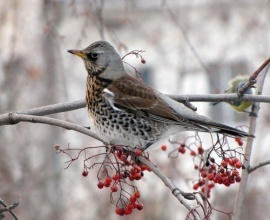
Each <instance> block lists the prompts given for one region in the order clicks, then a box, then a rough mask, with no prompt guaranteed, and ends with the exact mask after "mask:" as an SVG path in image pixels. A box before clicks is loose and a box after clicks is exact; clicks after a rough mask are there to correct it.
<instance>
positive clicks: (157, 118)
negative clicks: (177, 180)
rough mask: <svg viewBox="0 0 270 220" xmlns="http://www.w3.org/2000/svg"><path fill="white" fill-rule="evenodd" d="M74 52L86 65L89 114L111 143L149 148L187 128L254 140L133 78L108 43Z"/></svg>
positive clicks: (94, 44)
mask: <svg viewBox="0 0 270 220" xmlns="http://www.w3.org/2000/svg"><path fill="white" fill-rule="evenodd" d="M69 52H70V53H72V54H75V55H78V56H80V57H81V58H82V59H83V61H84V64H85V68H86V70H87V72H88V75H87V85H86V88H87V89H86V90H87V92H86V104H87V109H88V114H89V116H90V118H91V119H92V120H93V123H94V126H95V130H96V132H97V134H98V136H99V137H100V138H101V139H102V140H103V141H104V142H105V143H108V144H116V145H128V146H131V147H135V146H141V147H142V148H143V149H146V148H147V147H149V146H150V145H151V144H153V143H155V142H156V141H158V140H160V139H162V138H165V137H168V136H169V135H172V134H175V133H177V132H180V131H185V130H194V131H203V132H216V133H222V134H227V135H230V136H242V137H246V136H252V135H249V134H248V133H245V132H243V131H240V130H238V129H235V128H232V127H229V126H226V125H222V124H218V123H215V122H212V121H210V120H209V119H208V118H206V117H204V116H201V115H199V114H197V113H196V112H194V111H192V110H191V109H189V108H188V107H186V106H185V105H183V104H182V103H178V102H176V101H174V100H172V99H170V98H169V97H167V96H165V95H163V94H161V93H159V92H158V91H156V90H154V89H152V88H150V87H148V86H147V85H144V84H143V83H141V82H139V81H138V80H137V79H135V78H133V77H131V76H129V75H128V74H127V73H126V71H125V69H124V66H123V63H122V60H121V58H120V56H119V54H118V53H117V52H116V51H115V49H114V48H113V47H112V46H111V45H110V44H109V43H108V42H105V41H97V42H95V43H93V44H91V45H90V46H89V47H87V48H86V49H84V50H69Z"/></svg>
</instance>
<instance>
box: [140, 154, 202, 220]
mask: <svg viewBox="0 0 270 220" xmlns="http://www.w3.org/2000/svg"><path fill="white" fill-rule="evenodd" d="M139 160H140V161H141V162H142V163H144V164H145V165H147V166H148V167H149V168H150V169H151V170H152V171H153V172H154V173H155V174H156V175H157V176H158V177H159V178H160V179H161V180H162V181H163V182H164V184H165V185H166V186H167V187H168V188H169V189H170V190H171V192H172V193H173V195H174V196H175V197H176V198H177V199H178V200H179V202H180V203H181V204H183V205H184V206H185V207H186V208H187V209H188V210H189V211H190V213H191V214H192V215H193V217H194V219H196V220H197V219H198V220H200V219H201V218H200V216H199V214H198V213H197V211H196V209H195V208H194V207H193V206H192V205H190V204H189V203H188V202H187V201H186V199H189V200H195V198H194V195H193V194H192V193H184V192H183V191H181V190H180V189H178V188H177V187H176V186H175V185H174V184H173V183H172V181H171V180H170V179H169V178H168V177H167V176H166V175H165V174H163V173H162V172H161V171H160V170H159V169H158V168H156V167H155V166H154V165H153V164H152V163H150V162H149V161H148V160H146V159H145V158H144V157H140V159H139ZM188 196H189V197H188Z"/></svg>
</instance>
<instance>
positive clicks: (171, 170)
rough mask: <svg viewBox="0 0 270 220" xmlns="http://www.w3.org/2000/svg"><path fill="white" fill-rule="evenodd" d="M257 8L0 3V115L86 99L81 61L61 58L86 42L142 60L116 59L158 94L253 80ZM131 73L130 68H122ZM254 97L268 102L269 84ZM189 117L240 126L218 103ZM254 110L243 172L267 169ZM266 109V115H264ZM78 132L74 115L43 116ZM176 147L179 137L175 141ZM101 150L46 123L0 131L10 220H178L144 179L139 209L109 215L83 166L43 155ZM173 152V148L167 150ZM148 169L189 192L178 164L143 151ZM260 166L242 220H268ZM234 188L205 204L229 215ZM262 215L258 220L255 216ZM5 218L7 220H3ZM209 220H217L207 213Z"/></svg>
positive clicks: (262, 35) (149, 178)
mask: <svg viewBox="0 0 270 220" xmlns="http://www.w3.org/2000/svg"><path fill="white" fill-rule="evenodd" d="M269 9H270V2H269V1H268V0H257V1H253V0H245V1H244V0H226V1H214V0H178V1H176V0H167V1H166V0H160V1H157V0H148V1H144V0H136V1H135V0H125V1H124V0H77V1H76V0H39V1H36V0H23V1H22V0H9V1H1V2H0V23H1V25H0V113H1V114H3V113H7V112H10V111H17V110H24V109H29V108H34V107H39V106H44V105H49V104H54V103H61V102H66V101H74V100H78V99H83V98H84V97H85V80H86V72H85V70H84V65H83V62H82V61H81V60H80V59H78V58H77V57H75V56H72V55H71V54H69V53H67V50H69V49H83V48H85V47H87V46H88V45H89V44H91V43H92V42H94V41H97V40H107V41H109V42H110V43H111V44H113V45H114V46H115V47H116V48H117V51H118V52H119V53H120V55H121V56H124V55H125V54H126V53H128V52H129V51H131V50H144V51H145V52H144V53H143V54H142V55H143V57H144V59H145V60H146V64H142V63H141V62H140V59H136V57H135V56H128V57H127V58H126V59H125V61H126V62H128V63H130V64H132V65H133V66H134V67H136V68H137V69H138V70H139V71H140V72H142V73H143V75H142V76H141V77H142V78H143V80H144V82H145V83H146V84H148V85H150V86H152V87H154V88H156V89H157V90H159V91H161V92H163V93H168V94H195V93H196V94H208V93H223V91H224V90H225V89H226V88H227V86H228V81H229V79H231V78H232V77H234V76H236V75H239V74H247V75H250V74H252V73H253V72H254V71H255V70H256V69H257V68H258V67H259V66H260V65H261V64H262V63H263V62H264V61H265V60H266V59H267V58H268V57H269V54H270V29H269V21H270V10H269ZM127 70H128V71H129V72H130V74H134V71H133V69H132V68H129V67H128V66H127ZM263 93H264V94H265V95H266V94H269V76H267V78H266V81H265V84H264V91H263ZM193 104H194V105H195V106H197V107H198V113H200V114H204V115H207V116H208V117H209V118H211V119H213V120H216V121H219V122H223V123H226V124H228V125H231V126H237V125H248V114H245V113H235V112H234V111H233V110H232V109H231V108H230V107H229V106H228V105H227V104H224V103H222V104H220V105H217V106H215V107H212V106H210V105H209V103H193ZM267 107H268V106H267V104H262V105H261V110H260V112H259V118H258V125H257V132H256V140H255V146H254V151H253V155H252V164H257V163H259V162H263V161H265V160H267V159H269V154H268V152H269V149H268V148H269V143H270V140H269V135H268V134H269V124H270V113H269V110H267ZM268 109H269V107H268ZM52 117H55V118H59V119H62V120H68V121H71V122H74V123H77V124H79V125H83V126H89V120H88V117H87V113H86V110H85V109H81V110H77V111H73V112H68V113H61V114H55V115H52ZM181 137H182V138H183V139H184V137H185V133H183V134H181V135H180V137H179V138H181ZM55 144H59V145H60V146H61V147H63V148H67V147H68V145H69V146H70V147H73V148H82V147H88V146H97V145H100V143H99V142H97V141H95V140H93V139H91V138H89V137H87V136H84V135H82V134H79V133H76V132H73V131H66V130H64V129H60V128H55V127H51V126H48V125H40V124H31V123H20V124H17V125H15V126H3V127H0V197H1V198H2V199H3V200H4V201H5V202H6V203H7V204H11V203H13V202H14V201H15V200H16V199H17V198H20V200H21V204H20V205H19V207H17V208H16V209H15V213H16V214H17V216H18V217H19V219H42V220H43V219H55V220H63V219H68V220H69V219H81V220H86V219H97V220H98V219H119V218H121V219H157V220H159V219H167V220H170V219H172V220H173V219H184V217H185V215H186V213H187V210H186V209H184V208H183V206H182V205H181V204H179V203H178V201H177V200H176V199H175V198H174V197H173V196H172V194H171V192H169V190H168V189H167V188H166V187H165V186H164V184H163V182H161V181H160V180H159V179H158V178H157V177H156V176H155V175H154V174H153V173H146V175H145V177H144V178H143V180H141V181H139V182H138V184H137V186H138V187H139V189H140V191H141V197H142V198H141V202H142V203H143V204H144V209H143V211H136V212H134V213H133V214H132V215H131V216H124V217H119V216H117V215H116V214H115V213H114V209H115V206H113V205H110V200H109V190H107V191H106V190H99V189H98V188H97V187H96V184H97V178H96V172H95V171H93V172H90V173H89V175H88V177H86V178H85V177H83V176H82V175H81V173H82V171H83V163H82V161H77V162H75V163H74V164H72V166H70V167H69V169H66V170H64V168H65V167H66V164H65V161H66V160H67V159H68V158H67V157H64V155H56V153H55V150H54V146H55ZM168 147H169V149H173V147H174V146H168ZM151 158H152V160H153V161H154V162H155V163H156V164H157V166H158V167H159V168H160V169H161V170H162V171H163V172H165V173H166V175H167V176H168V177H170V178H171V179H172V180H173V181H174V183H175V184H176V185H177V186H178V187H179V188H181V189H183V190H186V191H189V192H190V191H192V190H193V189H192V183H193V182H192V180H194V179H196V178H197V177H198V176H197V175H198V174H197V172H196V171H195V170H193V163H192V159H191V157H190V156H189V155H181V156H179V157H178V158H176V159H173V160H172V159H168V155H167V152H163V151H160V150H155V151H152V152H151ZM267 169H269V168H268V167H263V168H261V169H259V170H257V171H256V172H254V173H253V174H252V175H251V176H250V179H249V183H248V189H247V191H246V198H245V204H244V214H243V219H264V218H265V216H269V215H270V210H269V208H268V206H269V204H270V198H269V196H268V193H265V192H266V191H268V186H269V184H270V177H269V175H268V173H267ZM237 187H238V185H237V184H235V185H234V186H232V187H229V188H225V187H224V186H217V187H215V188H214V189H213V191H212V195H211V199H210V201H211V202H212V205H213V207H214V208H216V209H218V210H222V211H225V212H231V211H232V207H233V204H234V198H235V195H236V190H237ZM263 216H264V217H263ZM6 219H12V218H11V216H8V215H7V217H6ZM213 219H218V220H223V219H228V216H227V215H224V214H221V213H218V212H214V216H213Z"/></svg>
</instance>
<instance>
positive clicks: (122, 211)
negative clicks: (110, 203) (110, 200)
mask: <svg viewBox="0 0 270 220" xmlns="http://www.w3.org/2000/svg"><path fill="white" fill-rule="evenodd" d="M115 213H116V214H117V215H121V216H123V215H124V214H125V210H124V209H122V208H121V209H120V208H117V209H116V210H115Z"/></svg>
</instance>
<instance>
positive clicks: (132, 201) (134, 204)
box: [115, 191, 143, 216]
mask: <svg viewBox="0 0 270 220" xmlns="http://www.w3.org/2000/svg"><path fill="white" fill-rule="evenodd" d="M138 198H140V193H139V191H135V192H134V193H133V195H131V196H130V197H129V201H128V203H127V205H125V207H122V208H120V207H117V208H116V209H115V213H116V214H117V215H121V216H123V215H130V214H131V213H132V211H133V209H137V210H142V209H143V204H142V203H140V202H139V201H138Z"/></svg>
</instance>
